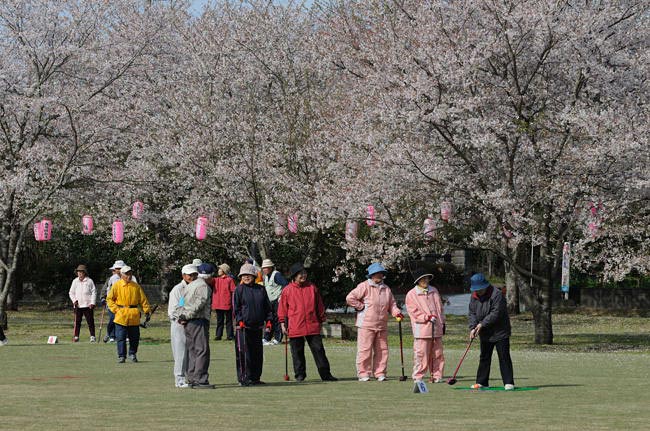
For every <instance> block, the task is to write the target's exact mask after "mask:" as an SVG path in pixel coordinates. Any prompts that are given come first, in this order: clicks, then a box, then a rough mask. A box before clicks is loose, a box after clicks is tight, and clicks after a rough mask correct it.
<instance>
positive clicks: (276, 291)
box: [262, 259, 289, 346]
mask: <svg viewBox="0 0 650 431" xmlns="http://www.w3.org/2000/svg"><path fill="white" fill-rule="evenodd" d="M262 273H263V274H264V288H265V289H266V294H267V295H268V297H269V301H271V311H272V312H273V316H272V318H271V331H268V332H265V333H264V340H263V341H262V343H263V344H264V345H265V346H270V345H274V344H280V343H281V342H282V328H281V327H280V322H278V303H279V299H280V294H281V293H282V289H284V287H285V286H286V285H287V284H289V282H288V281H287V279H286V278H284V276H283V275H282V273H280V271H276V269H275V264H274V263H273V261H272V260H271V259H264V261H263V262H262ZM271 336H273V340H271Z"/></svg>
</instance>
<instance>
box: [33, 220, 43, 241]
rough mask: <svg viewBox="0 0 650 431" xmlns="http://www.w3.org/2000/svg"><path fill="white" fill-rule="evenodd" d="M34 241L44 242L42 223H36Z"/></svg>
mask: <svg viewBox="0 0 650 431" xmlns="http://www.w3.org/2000/svg"><path fill="white" fill-rule="evenodd" d="M34 239H35V240H36V241H43V229H42V228H41V222H40V221H39V222H36V223H34Z"/></svg>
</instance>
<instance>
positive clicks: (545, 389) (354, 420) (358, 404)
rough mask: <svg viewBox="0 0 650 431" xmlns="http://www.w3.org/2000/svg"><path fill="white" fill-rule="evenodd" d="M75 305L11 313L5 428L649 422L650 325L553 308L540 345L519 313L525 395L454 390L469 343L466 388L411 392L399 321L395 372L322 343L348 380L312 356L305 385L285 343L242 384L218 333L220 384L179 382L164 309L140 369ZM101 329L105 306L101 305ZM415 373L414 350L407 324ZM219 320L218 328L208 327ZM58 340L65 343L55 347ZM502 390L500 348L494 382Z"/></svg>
mask: <svg viewBox="0 0 650 431" xmlns="http://www.w3.org/2000/svg"><path fill="white" fill-rule="evenodd" d="M71 316H72V313H71V312H69V311H65V312H64V311H48V312H42V311H21V312H18V313H11V314H10V319H9V322H10V325H11V328H10V331H9V332H7V335H8V337H9V339H10V344H9V345H7V346H4V347H0V367H1V372H0V394H1V402H0V429H2V430H43V429H48V430H58V429H66V430H91V429H98V430H104V429H105V430H113V429H115V430H125V429H133V430H167V429H170V430H194V429H226V430H310V431H316V430H391V431H394V430H397V429H403V430H428V431H430V430H432V429H436V430H446V429H454V430H479V429H480V430H489V429H498V430H515V429H517V430H520V429H527V430H573V429H580V430H583V429H589V430H620V429H625V430H647V429H649V428H650V413H648V397H647V392H646V391H647V388H648V387H649V385H650V372H649V370H650V322H649V320H650V319H647V318H639V317H630V318H623V317H608V316H585V315H575V314H566V315H557V316H555V318H554V322H555V334H556V340H557V344H556V345H553V346H535V345H534V344H532V342H531V340H532V322H531V321H530V316H526V315H524V316H521V317H518V318H516V319H513V326H514V332H513V337H512V342H513V351H512V356H513V361H514V367H515V379H516V383H517V385H518V386H535V387H538V388H539V389H538V390H535V391H528V392H503V391H500V392H472V391H465V390H457V389H456V387H459V386H468V385H470V384H471V383H473V382H474V375H475V372H476V367H477V364H478V348H477V346H475V347H473V348H472V350H471V351H470V353H469V355H468V357H467V358H466V360H465V363H464V364H463V367H462V368H461V371H460V372H459V381H458V383H457V384H456V386H449V385H446V384H435V385H434V384H429V385H428V386H429V390H430V393H428V394H413V393H412V388H413V383H412V381H411V380H410V379H409V381H407V382H400V381H399V380H398V379H397V378H398V376H399V374H400V360H399V338H398V336H397V325H396V324H395V323H394V322H392V323H391V326H390V331H391V335H390V338H389V339H390V344H391V352H390V353H391V358H390V361H389V380H388V381H386V382H383V383H379V382H376V381H371V382H367V383H360V382H358V381H357V380H356V376H355V364H354V361H355V355H356V344H355V342H353V341H340V340H332V339H328V340H326V342H325V346H326V350H327V355H328V357H329V359H330V362H331V364H332V372H333V374H334V375H336V376H337V377H339V378H340V379H341V381H339V382H327V383H324V382H321V381H320V380H319V378H318V374H317V372H316V370H315V366H314V363H313V360H312V358H311V355H310V354H309V352H308V353H307V358H308V364H307V374H308V377H307V381H306V382H304V383H300V384H299V383H296V382H295V381H294V379H293V373H292V370H291V362H289V375H290V376H291V381H289V382H285V381H283V375H284V348H283V346H281V345H280V346H273V347H265V348H264V352H265V363H264V373H263V376H262V378H263V380H265V381H266V382H267V383H268V384H267V385H266V386H257V387H249V388H242V387H239V386H237V385H236V377H235V351H234V345H233V344H232V343H231V342H227V341H211V350H212V359H211V364H210V380H211V382H212V383H215V384H216V385H217V388H216V389H215V390H189V389H176V388H175V387H174V385H173V376H172V366H173V362H172V358H171V348H170V345H169V327H168V324H167V323H166V322H165V321H164V320H163V317H164V316H163V315H158V316H154V319H153V325H152V327H151V328H149V329H143V330H142V336H143V340H142V344H141V346H140V350H139V353H138V357H139V359H140V363H137V364H132V363H129V362H127V363H126V364H117V363H116V349H115V346H114V345H108V344H103V343H100V344H89V343H88V341H87V340H88V330H87V327H85V326H83V327H82V332H81V335H82V342H80V343H77V344H73V343H71V341H70V338H71V332H72V322H71ZM96 318H97V325H98V326H99V313H96ZM405 323H406V324H405V325H404V330H405V335H406V336H405V340H404V342H405V344H404V345H405V349H404V355H405V362H406V374H407V375H410V368H411V366H412V351H411V347H410V346H411V343H412V338H411V337H410V325H409V324H408V322H405ZM212 331H213V328H211V335H212V333H213V332H212ZM466 333H467V331H466V322H465V319H463V318H461V317H452V318H450V319H449V321H448V335H447V337H446V340H445V343H446V348H445V356H446V360H447V365H446V374H447V376H450V375H451V374H452V373H453V371H454V369H455V367H456V365H457V363H458V360H459V359H460V356H461V355H462V353H463V351H464V347H465V345H466V342H467V340H466ZM48 335H58V336H59V337H60V338H61V340H60V343H59V344H58V345H47V344H46V339H47V336H48ZM491 383H492V384H493V385H495V386H497V385H501V381H500V374H499V371H498V362H497V360H496V355H495V357H494V359H493V370H492V381H491Z"/></svg>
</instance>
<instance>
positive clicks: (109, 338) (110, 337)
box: [100, 260, 138, 343]
mask: <svg viewBox="0 0 650 431" xmlns="http://www.w3.org/2000/svg"><path fill="white" fill-rule="evenodd" d="M124 266H126V263H124V261H123V260H116V261H115V263H113V266H111V267H110V268H108V269H110V270H111V272H112V274H111V276H110V277H109V278H108V279H107V280H106V283H104V287H103V288H102V293H101V300H102V306H105V307H106V311H108V324H107V325H106V335H105V336H104V340H103V341H104V343H106V342H109V343H114V342H115V314H113V312H112V311H111V310H110V308H108V306H106V297H107V296H108V292H110V291H111V287H113V284H115V282H116V281H117V280H119V279H120V276H121V274H120V270H121V269H122V267H124ZM131 280H132V281H134V282H135V283H137V282H138V279H137V278H135V275H134V276H133V277H132V278H131ZM100 335H101V334H100Z"/></svg>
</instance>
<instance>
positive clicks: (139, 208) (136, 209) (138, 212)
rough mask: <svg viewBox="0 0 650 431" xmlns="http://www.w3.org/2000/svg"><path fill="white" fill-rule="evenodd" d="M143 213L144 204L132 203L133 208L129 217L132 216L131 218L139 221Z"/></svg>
mask: <svg viewBox="0 0 650 431" xmlns="http://www.w3.org/2000/svg"><path fill="white" fill-rule="evenodd" d="M143 212H144V204H143V203H142V202H140V201H135V202H133V208H132V210H131V215H132V216H133V218H134V219H139V218H140V217H142V213H143Z"/></svg>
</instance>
